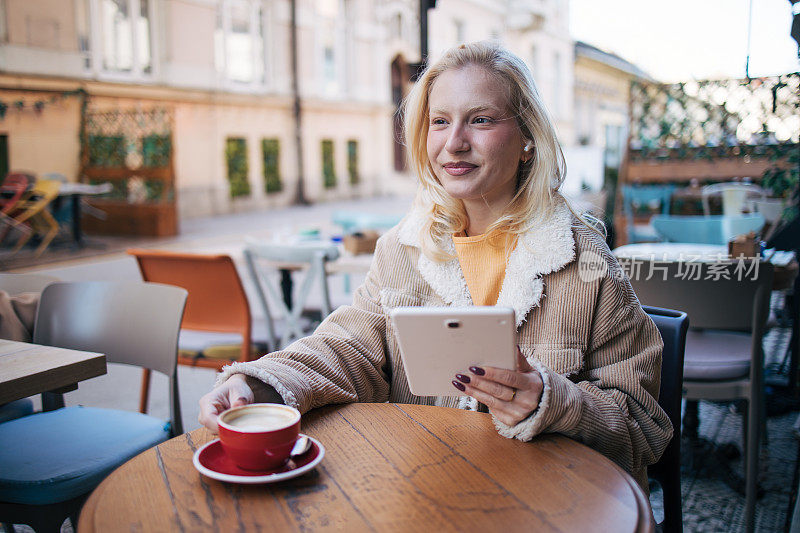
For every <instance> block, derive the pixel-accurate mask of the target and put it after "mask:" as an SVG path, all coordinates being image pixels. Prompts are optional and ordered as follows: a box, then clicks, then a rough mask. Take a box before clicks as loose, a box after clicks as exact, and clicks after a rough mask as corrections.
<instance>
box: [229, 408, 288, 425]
mask: <svg viewBox="0 0 800 533" xmlns="http://www.w3.org/2000/svg"><path fill="white" fill-rule="evenodd" d="M296 419H297V415H296V413H295V412H294V411H293V410H289V409H284V408H281V407H277V406H275V407H273V406H269V407H267V406H251V407H246V408H242V409H237V410H236V411H233V412H231V413H230V414H228V416H226V417H225V418H224V419H223V421H224V422H225V423H226V424H228V425H229V426H232V427H233V428H236V429H237V430H241V431H271V430H275V429H281V428H284V427H286V426H288V425H290V424H292V423H293V422H294V421H295V420H296Z"/></svg>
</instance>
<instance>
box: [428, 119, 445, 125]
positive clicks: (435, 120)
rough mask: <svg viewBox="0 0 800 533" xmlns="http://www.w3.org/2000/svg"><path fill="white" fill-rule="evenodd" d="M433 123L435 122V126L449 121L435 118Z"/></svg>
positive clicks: (432, 120)
mask: <svg viewBox="0 0 800 533" xmlns="http://www.w3.org/2000/svg"><path fill="white" fill-rule="evenodd" d="M431 124H433V125H434V126H441V125H443V124H447V122H446V121H445V119H443V118H434V119H431Z"/></svg>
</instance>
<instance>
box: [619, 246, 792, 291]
mask: <svg viewBox="0 0 800 533" xmlns="http://www.w3.org/2000/svg"><path fill="white" fill-rule="evenodd" d="M612 253H613V254H614V255H615V256H616V257H618V258H624V259H631V260H637V259H641V260H649V261H662V262H663V261H670V262H674V261H686V262H690V261H711V262H714V261H731V260H733V261H735V260H736V258H731V257H730V256H729V255H728V247H727V245H724V244H696V243H686V242H646V243H636V244H626V245H624V246H620V247H619V248H614V250H613V252H612ZM765 259H766V260H767V261H769V262H770V263H772V265H773V266H774V267H775V274H774V279H773V283H772V290H774V291H778V290H785V289H788V288H790V287H792V284H793V283H794V278H795V277H796V276H797V273H798V264H797V259H796V258H795V256H794V252H786V251H774V250H773V251H771V252H770V253H769V254H768V255H767V256H766V258H765Z"/></svg>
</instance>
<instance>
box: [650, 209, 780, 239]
mask: <svg viewBox="0 0 800 533" xmlns="http://www.w3.org/2000/svg"><path fill="white" fill-rule="evenodd" d="M651 223H652V224H653V227H654V228H655V230H656V232H657V233H658V235H659V237H661V238H662V239H663V240H665V241H668V242H690V243H697V244H728V241H730V240H731V239H732V238H734V237H736V236H737V235H743V234H746V233H750V232H751V231H754V232H758V231H760V230H761V228H763V227H764V217H763V216H762V215H761V214H759V213H754V214H750V215H740V216H724V215H716V216H669V215H656V216H654V217H653V219H652V221H651Z"/></svg>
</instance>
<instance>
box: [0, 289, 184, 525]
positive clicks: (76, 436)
mask: <svg viewBox="0 0 800 533" xmlns="http://www.w3.org/2000/svg"><path fill="white" fill-rule="evenodd" d="M186 295H187V292H186V290H184V289H181V288H179V287H172V286H168V285H160V284H156V283H142V282H134V283H110V282H76V283H54V284H51V285H49V286H47V287H46V288H45V289H44V291H42V297H41V300H40V302H39V308H38V311H37V317H36V328H35V330H34V335H33V341H34V342H35V343H37V344H44V345H50V346H60V347H63V348H71V349H76V350H83V351H94V352H100V353H104V354H106V359H107V361H108V362H111V363H122V364H128V365H134V366H139V367H144V368H150V369H153V370H156V371H158V372H161V373H163V374H165V375H166V376H167V377H168V378H169V398H170V419H169V420H168V421H164V420H162V419H159V418H155V417H152V416H148V415H143V414H140V413H135V412H129V411H119V410H116V409H102V408H97V407H83V406H71V407H65V408H61V409H56V410H54V411H47V412H42V413H35V414H32V415H29V416H26V417H23V418H18V419H16V420H12V421H10V422H4V423H2V424H0V522H1V523H4V524H28V525H30V526H32V527H33V528H34V529H35V530H36V531H37V532H39V533H43V532H45V531H60V529H61V525H62V523H63V522H64V520H65V519H66V518H70V520H71V521H72V526H73V529H74V530H76V531H77V527H76V525H77V515H78V512H79V511H80V508H81V506H82V505H83V502H84V501H85V499H86V498H87V497H88V496H89V494H90V493H91V492H92V490H94V488H95V487H96V486H97V485H98V484H99V483H100V482H101V481H102V480H103V479H104V478H105V477H106V476H107V475H108V474H110V473H111V471H112V470H114V469H115V468H117V467H118V466H120V465H121V464H122V463H124V462H126V461H127V460H128V459H130V458H132V457H134V456H135V455H138V454H139V453H141V452H143V451H144V450H146V449H148V448H151V447H152V446H155V445H156V444H159V443H160V442H163V441H165V440H167V439H169V438H170V437H173V436H175V435H179V434H181V433H182V432H183V426H182V423H181V414H180V403H179V401H178V374H177V353H178V331H179V330H180V324H181V319H182V317H183V309H184V305H185V303H186ZM130 391H132V392H136V393H138V392H139V387H138V384H134V383H131V384H130ZM120 392H121V393H123V392H125V391H120Z"/></svg>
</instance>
